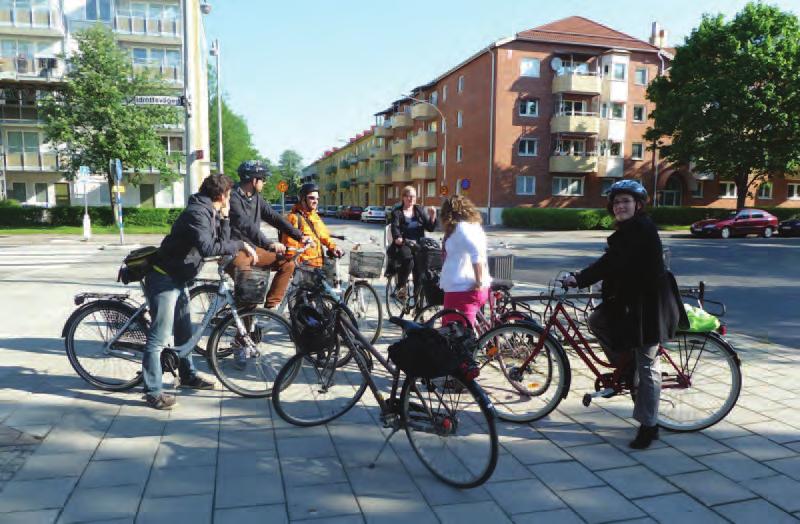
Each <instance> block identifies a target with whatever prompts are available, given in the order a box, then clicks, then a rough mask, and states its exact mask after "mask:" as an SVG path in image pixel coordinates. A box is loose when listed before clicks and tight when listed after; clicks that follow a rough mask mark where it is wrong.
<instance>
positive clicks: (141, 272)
mask: <svg viewBox="0 0 800 524" xmlns="http://www.w3.org/2000/svg"><path fill="white" fill-rule="evenodd" d="M156 253H158V248H157V247H156V246H145V247H140V248H139V249H134V250H133V251H131V252H130V253H128V256H126V257H125V259H124V260H123V261H122V266H120V268H119V273H117V282H122V283H123V284H129V283H131V282H139V281H140V280H142V279H143V278H144V276H145V275H146V274H147V273H149V272H150V270H151V269H153V263H154V261H155V258H156Z"/></svg>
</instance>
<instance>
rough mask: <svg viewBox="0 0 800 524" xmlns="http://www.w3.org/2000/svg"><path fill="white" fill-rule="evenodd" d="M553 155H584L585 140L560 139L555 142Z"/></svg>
mask: <svg viewBox="0 0 800 524" xmlns="http://www.w3.org/2000/svg"><path fill="white" fill-rule="evenodd" d="M554 154H555V155H557V156H570V155H571V156H583V155H585V154H586V140H577V139H574V138H570V139H561V140H559V141H558V142H556V148H555V150H554Z"/></svg>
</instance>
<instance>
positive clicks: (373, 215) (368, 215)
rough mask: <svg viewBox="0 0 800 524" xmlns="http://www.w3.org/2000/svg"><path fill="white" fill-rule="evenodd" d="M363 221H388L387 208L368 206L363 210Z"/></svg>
mask: <svg viewBox="0 0 800 524" xmlns="http://www.w3.org/2000/svg"><path fill="white" fill-rule="evenodd" d="M361 221H362V222H386V210H385V209H384V208H383V207H381V206H368V207H365V208H364V211H362V212H361Z"/></svg>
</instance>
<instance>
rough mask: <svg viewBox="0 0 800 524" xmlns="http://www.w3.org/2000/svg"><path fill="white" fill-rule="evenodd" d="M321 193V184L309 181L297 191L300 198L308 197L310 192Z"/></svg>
mask: <svg viewBox="0 0 800 524" xmlns="http://www.w3.org/2000/svg"><path fill="white" fill-rule="evenodd" d="M315 192H316V193H319V186H317V184H315V183H313V182H309V183H308V184H303V185H302V186H300V191H299V192H298V193H297V196H298V198H299V199H300V200H303V199H305V198H306V196H307V195H308V194H309V193H315Z"/></svg>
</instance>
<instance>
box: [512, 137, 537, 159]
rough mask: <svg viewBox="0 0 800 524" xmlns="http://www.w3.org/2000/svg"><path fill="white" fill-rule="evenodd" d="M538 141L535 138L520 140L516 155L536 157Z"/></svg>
mask: <svg viewBox="0 0 800 524" xmlns="http://www.w3.org/2000/svg"><path fill="white" fill-rule="evenodd" d="M538 146H539V141H538V140H536V139H535V138H521V139H520V140H519V146H518V147H517V153H518V154H519V156H536V154H537V153H538V149H539V147H538Z"/></svg>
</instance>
